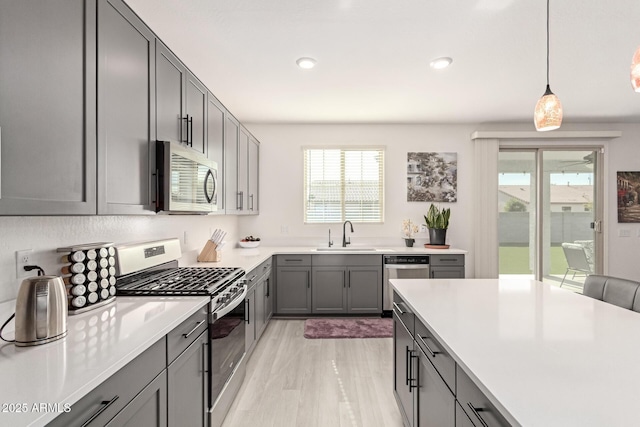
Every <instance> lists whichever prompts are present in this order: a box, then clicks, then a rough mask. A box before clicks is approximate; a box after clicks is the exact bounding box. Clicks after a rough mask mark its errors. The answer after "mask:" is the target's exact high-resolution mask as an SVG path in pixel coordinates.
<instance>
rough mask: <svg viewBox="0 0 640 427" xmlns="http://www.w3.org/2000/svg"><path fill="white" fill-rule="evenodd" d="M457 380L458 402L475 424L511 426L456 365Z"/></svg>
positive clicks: (500, 426) (497, 426)
mask: <svg viewBox="0 0 640 427" xmlns="http://www.w3.org/2000/svg"><path fill="white" fill-rule="evenodd" d="M456 382H457V395H456V396H457V400H458V403H459V404H460V406H461V407H462V409H463V410H464V412H465V413H466V414H467V416H468V417H469V418H470V419H471V421H472V422H473V424H475V425H477V426H488V427H508V426H509V423H508V422H507V420H506V419H505V418H504V417H503V416H502V414H500V413H499V412H498V410H497V409H496V407H495V406H494V405H493V404H492V403H491V402H489V399H488V398H487V396H485V394H484V393H483V392H482V391H481V390H480V389H479V388H478V386H476V385H475V383H474V382H473V381H471V378H469V377H468V376H467V374H466V373H465V372H464V371H463V370H462V369H460V367H459V366H457V367H456Z"/></svg>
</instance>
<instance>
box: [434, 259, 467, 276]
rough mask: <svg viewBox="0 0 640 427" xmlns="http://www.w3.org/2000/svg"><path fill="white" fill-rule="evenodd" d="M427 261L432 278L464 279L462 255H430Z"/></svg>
mask: <svg viewBox="0 0 640 427" xmlns="http://www.w3.org/2000/svg"><path fill="white" fill-rule="evenodd" d="M429 263H430V265H429V277H430V278H432V279H464V255H431V256H430V257H429Z"/></svg>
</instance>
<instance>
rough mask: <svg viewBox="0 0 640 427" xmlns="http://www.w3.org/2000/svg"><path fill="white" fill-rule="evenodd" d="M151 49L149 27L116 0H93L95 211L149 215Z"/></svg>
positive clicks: (152, 99) (153, 45) (153, 84)
mask: <svg viewBox="0 0 640 427" xmlns="http://www.w3.org/2000/svg"><path fill="white" fill-rule="evenodd" d="M154 49H155V37H154V35H153V33H152V32H151V30H150V29H149V28H148V27H147V26H146V25H145V24H144V23H143V22H142V21H141V20H140V19H139V18H138V17H137V16H136V15H135V14H134V13H133V12H131V10H130V9H129V8H128V7H127V6H126V5H125V4H124V3H123V2H122V1H121V0H100V1H99V2H98V213H100V214H107V215H110V214H153V213H154V210H153V207H152V203H153V199H152V195H151V174H150V170H151V168H152V164H151V162H152V161H153V153H152V151H151V145H150V142H151V141H152V140H154V139H155V131H154V129H153V128H152V127H151V126H149V125H150V123H152V122H153V121H154V118H155V115H154V108H153V106H154V105H155V96H154V90H153V88H154V86H155V79H154V76H155V72H154V69H155V54H154V52H155V50H154ZM124 64H126V70H127V72H126V73H125V72H123V66H124Z"/></svg>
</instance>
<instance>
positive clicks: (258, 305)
mask: <svg viewBox="0 0 640 427" xmlns="http://www.w3.org/2000/svg"><path fill="white" fill-rule="evenodd" d="M271 265H272V260H271V258H269V259H267V260H266V261H264V262H263V263H262V264H260V265H259V266H258V267H256V268H254V269H253V270H251V271H250V272H249V273H248V274H247V276H246V277H247V287H248V290H247V297H246V299H245V304H246V307H245V309H246V314H245V321H246V324H245V350H246V351H247V356H250V355H251V353H252V352H253V349H254V348H255V345H256V343H257V342H258V340H259V339H260V337H261V336H262V333H263V332H264V329H265V328H266V326H267V323H268V322H269V319H270V318H271V313H270V311H272V310H271V309H268V307H267V304H268V303H269V304H271V295H270V291H271V289H270V287H271V285H270V282H271Z"/></svg>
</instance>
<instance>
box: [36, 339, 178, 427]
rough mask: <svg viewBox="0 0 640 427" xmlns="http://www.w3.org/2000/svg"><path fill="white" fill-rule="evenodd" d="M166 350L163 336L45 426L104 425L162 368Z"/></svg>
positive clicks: (164, 362)
mask: <svg viewBox="0 0 640 427" xmlns="http://www.w3.org/2000/svg"><path fill="white" fill-rule="evenodd" d="M165 349H166V340H165V338H164V337H163V338H161V339H160V340H158V342H156V343H155V344H153V345H152V346H151V347H149V348H148V349H147V350H145V352H144V353H142V354H141V355H140V356H138V357H136V358H135V359H133V360H132V361H131V362H129V363H128V364H127V365H126V366H124V367H123V368H122V369H120V370H119V371H118V372H116V373H115V374H113V375H112V376H111V377H109V378H108V379H107V380H106V381H105V382H104V383H102V384H100V385H99V386H98V387H97V388H95V389H94V390H92V391H91V392H89V394H87V395H86V396H85V397H83V398H82V399H80V400H79V401H78V402H76V403H74V404H73V406H72V407H71V412H66V413H63V414H61V415H60V416H59V417H57V418H56V419H54V420H53V421H52V422H51V423H50V424H48V426H53V427H63V426H64V427H73V426H82V425H87V426H96V427H97V426H104V425H105V424H106V423H107V422H108V421H109V420H110V419H112V418H113V417H114V416H115V415H116V414H117V413H118V412H120V411H121V410H122V409H123V408H124V407H125V406H127V404H128V403H129V402H131V401H132V400H133V398H134V397H135V396H136V395H137V394H138V393H139V392H140V390H142V389H144V388H145V387H146V386H147V385H148V384H149V383H151V381H153V379H154V378H156V377H157V376H158V374H160V373H161V372H162V371H163V370H164V369H165V367H166V365H167V362H166V356H165V355H166V353H165Z"/></svg>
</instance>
